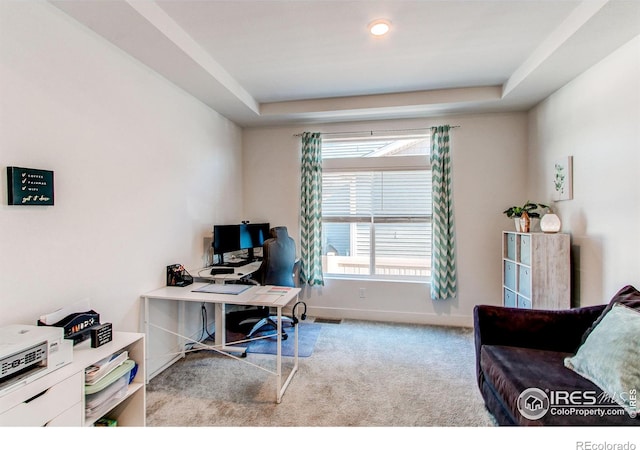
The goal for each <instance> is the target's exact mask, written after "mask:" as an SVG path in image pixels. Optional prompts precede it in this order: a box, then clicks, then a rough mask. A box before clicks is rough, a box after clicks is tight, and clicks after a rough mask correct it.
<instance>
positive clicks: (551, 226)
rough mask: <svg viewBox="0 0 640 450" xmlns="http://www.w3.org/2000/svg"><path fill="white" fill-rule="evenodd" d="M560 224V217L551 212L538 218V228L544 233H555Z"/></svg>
mask: <svg viewBox="0 0 640 450" xmlns="http://www.w3.org/2000/svg"><path fill="white" fill-rule="evenodd" d="M561 226H562V222H561V221H560V217H558V216H557V215H555V214H553V213H547V214H545V215H544V216H542V219H540V229H541V230H542V231H543V232H545V233H557V232H558V231H560V227H561Z"/></svg>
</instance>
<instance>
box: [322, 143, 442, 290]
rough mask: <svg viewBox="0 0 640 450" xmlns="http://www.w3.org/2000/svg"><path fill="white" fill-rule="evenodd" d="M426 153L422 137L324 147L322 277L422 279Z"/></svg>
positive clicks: (427, 251) (427, 211)
mask: <svg viewBox="0 0 640 450" xmlns="http://www.w3.org/2000/svg"><path fill="white" fill-rule="evenodd" d="M428 149H429V139H428V136H419V137H418V138H416V137H402V138H398V137H395V138H389V139H379V138H378V139H377V140H373V139H368V140H358V139H350V140H323V148H322V151H323V166H324V167H323V181H322V215H323V255H324V259H323V260H324V263H325V264H324V271H325V273H326V274H334V275H338V276H339V275H350V276H353V275H355V276H366V277H375V278H392V279H395V278H410V279H415V278H418V279H426V278H428V276H429V274H430V259H431V214H432V211H431V206H432V205H431V172H430V170H429V165H428ZM345 155H348V156H345Z"/></svg>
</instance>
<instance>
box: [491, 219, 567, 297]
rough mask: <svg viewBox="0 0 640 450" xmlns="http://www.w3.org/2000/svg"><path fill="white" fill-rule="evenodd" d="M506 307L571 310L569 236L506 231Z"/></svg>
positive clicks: (503, 250) (503, 254) (503, 278)
mask: <svg viewBox="0 0 640 450" xmlns="http://www.w3.org/2000/svg"><path fill="white" fill-rule="evenodd" d="M502 304H503V305H504V306H508V307H512V308H528V309H531V308H533V309H568V308H570V307H571V263H570V238H569V235H568V234H566V233H554V234H547V233H518V232H511V231H505V232H503V235H502Z"/></svg>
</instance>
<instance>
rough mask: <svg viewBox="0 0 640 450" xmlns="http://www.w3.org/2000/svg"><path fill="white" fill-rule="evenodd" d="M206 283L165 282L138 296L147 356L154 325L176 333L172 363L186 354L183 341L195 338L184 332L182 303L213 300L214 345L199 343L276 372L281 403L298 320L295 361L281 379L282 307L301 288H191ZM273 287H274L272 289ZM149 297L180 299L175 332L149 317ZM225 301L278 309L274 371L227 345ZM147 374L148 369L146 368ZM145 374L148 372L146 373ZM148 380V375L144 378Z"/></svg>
mask: <svg viewBox="0 0 640 450" xmlns="http://www.w3.org/2000/svg"><path fill="white" fill-rule="evenodd" d="M207 284H208V283H193V284H191V285H189V286H185V287H176V286H166V287H163V288H160V289H157V290H155V291H152V292H149V293H146V294H144V295H142V296H141V297H142V298H143V299H144V325H145V333H146V336H147V339H146V340H145V342H146V344H147V352H146V355H147V357H149V352H148V346H149V337H150V333H149V329H150V327H155V328H158V329H161V330H163V331H166V332H167V333H171V334H174V335H176V336H177V337H178V338H179V341H180V348H181V349H182V351H181V352H180V353H179V355H178V356H176V358H174V359H173V360H172V361H171V363H173V362H175V361H177V360H178V359H180V358H183V357H184V356H185V350H184V348H185V345H184V344H185V343H187V342H194V343H196V342H195V341H193V340H192V339H190V338H188V337H186V336H185V335H184V334H185V333H184V323H183V318H184V305H185V303H186V302H196V303H213V304H214V305H215V345H214V346H205V345H203V344H200V343H197V344H199V345H200V346H201V347H204V348H207V349H209V350H213V351H216V352H218V353H222V354H224V355H226V356H229V357H231V358H234V359H237V360H238V361H241V362H245V363H247V364H250V365H252V366H254V367H258V368H260V369H262V370H264V371H266V372H269V373H270V374H272V375H275V376H276V382H277V384H276V402H277V403H280V401H281V399H282V395H283V394H284V392H285V390H286V389H287V386H288V385H289V382H290V381H291V379H292V378H293V375H294V374H295V373H296V372H297V370H298V324H297V323H296V324H294V365H293V368H292V370H291V372H290V373H289V376H288V377H287V379H286V380H285V381H284V383H283V382H282V308H283V307H285V306H287V305H288V304H290V303H292V302H293V301H294V300H296V299H297V298H298V293H299V292H300V289H299V288H278V289H277V290H278V293H262V292H264V291H266V290H270V287H269V286H251V287H249V288H248V289H247V290H246V291H244V292H242V293H240V294H237V295H233V294H212V293H205V292H193V291H194V290H195V289H198V288H201V287H203V286H206V285H207ZM273 290H274V291H275V290H276V289H273ZM152 300H174V301H177V302H179V308H178V333H174V332H172V331H170V330H167V329H165V328H162V327H160V326H157V325H154V324H153V323H152V321H151V317H150V311H149V302H150V301H152ZM227 304H231V305H245V306H268V307H271V308H276V309H277V321H276V323H277V332H276V335H277V345H276V349H277V350H276V371H275V372H273V371H270V370H268V369H266V368H264V367H261V366H258V365H256V364H253V363H251V362H249V361H246V360H243V359H241V358H238V357H237V356H235V355H233V354H232V353H243V352H245V351H246V349H242V348H238V347H229V346H228V344H229V345H230V344H233V343H231V342H229V343H227V342H226V324H225V306H226V305H227ZM256 339H261V338H255V339H250V340H256ZM250 340H245V341H242V342H248V341H250ZM147 374H148V372H147ZM147 377H148V375H147ZM147 381H148V379H147Z"/></svg>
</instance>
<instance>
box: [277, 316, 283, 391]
mask: <svg viewBox="0 0 640 450" xmlns="http://www.w3.org/2000/svg"><path fill="white" fill-rule="evenodd" d="M276 325H277V326H276V331H277V335H276V336H277V337H276V380H277V381H276V383H277V384H276V396H277V400H276V401H277V402H278V403H280V401H281V400H282V394H283V391H281V390H280V387H281V386H282V307H281V306H278V320H277V322H276Z"/></svg>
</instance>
